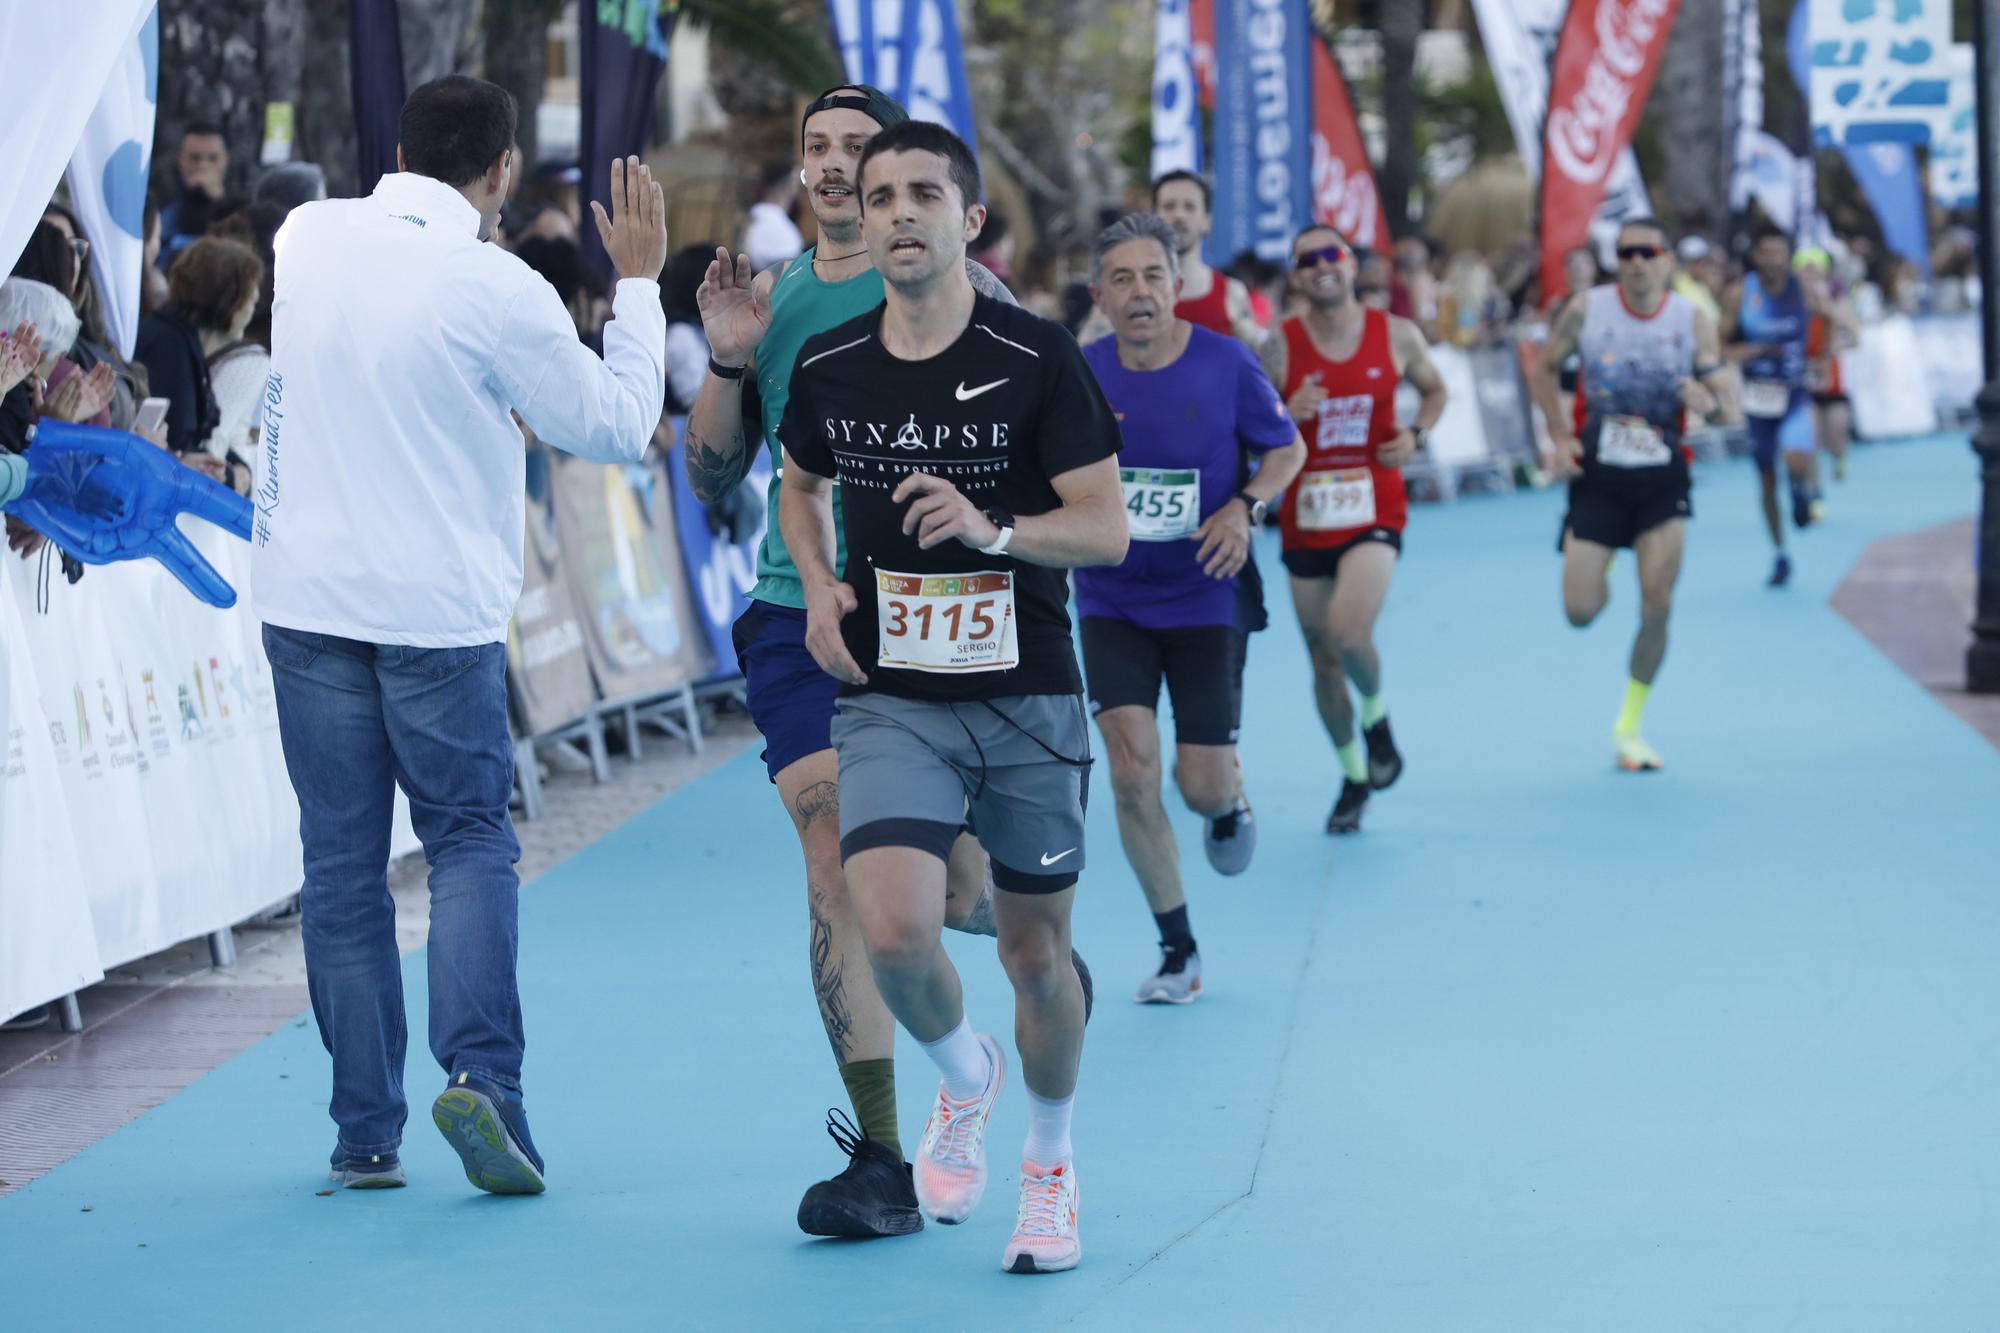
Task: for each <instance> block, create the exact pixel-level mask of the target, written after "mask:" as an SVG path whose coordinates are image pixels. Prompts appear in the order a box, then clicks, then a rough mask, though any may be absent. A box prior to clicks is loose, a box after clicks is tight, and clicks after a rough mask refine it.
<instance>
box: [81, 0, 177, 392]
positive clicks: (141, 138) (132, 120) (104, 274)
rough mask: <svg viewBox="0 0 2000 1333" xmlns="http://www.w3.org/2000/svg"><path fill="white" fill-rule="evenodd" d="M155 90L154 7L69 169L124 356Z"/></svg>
mask: <svg viewBox="0 0 2000 1333" xmlns="http://www.w3.org/2000/svg"><path fill="white" fill-rule="evenodd" d="M159 86H160V11H159V9H158V7H157V5H155V6H154V7H153V8H152V10H151V12H149V13H148V14H147V15H146V16H145V18H144V19H143V20H142V21H141V22H140V24H139V30H138V31H137V32H136V33H134V34H133V35H132V37H131V38H130V39H129V40H127V41H126V43H125V45H124V46H123V47H122V48H121V49H120V51H119V55H118V63H117V64H116V65H115V66H113V67H112V70H111V77H110V78H109V79H107V80H106V81H105V84H104V92H103V94H102V95H101V96H99V98H98V99H97V109H96V110H95V111H93V112H91V113H90V120H89V121H88V122H87V123H86V124H85V125H84V127H83V138H82V140H81V141H80V142H79V143H78V144H77V146H76V153H75V155H74V156H72V157H71V158H70V162H69V199H70V206H71V207H72V208H74V209H75V210H76V215H77V220H78V221H80V222H81V223H82V224H83V230H84V234H85V235H86V236H88V237H89V238H90V267H91V271H92V273H93V274H94V275H95V276H96V278H97V290H98V291H99V292H100V293H101V294H102V295H103V297H104V324H105V328H106V330H107V332H108V333H109V334H110V336H111V341H112V342H113V343H114V344H116V345H117V348H118V351H119V353H120V354H121V355H123V356H126V357H130V356H131V355H132V344H133V341H134V340H135V339H136V338H137V337H138V336H139V279H140V276H141V270H143V269H144V268H145V266H146V253H145V252H146V237H145V227H146V220H145V219H146V176H147V172H148V171H150V170H151V169H152V160H153V118H154V113H155V112H156V111H157V110H158V106H157V103H158V102H159V96H160V94H159Z"/></svg>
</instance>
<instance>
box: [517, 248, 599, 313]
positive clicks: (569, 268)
mask: <svg viewBox="0 0 2000 1333" xmlns="http://www.w3.org/2000/svg"><path fill="white" fill-rule="evenodd" d="M514 254H515V255H516V256H517V257H518V258H519V259H520V261H521V262H522V263H523V264H526V265H527V266H528V267H529V268H531V269H533V270H535V272H537V273H539V274H541V275H542V277H543V279H545V280H546V281H547V282H548V284H549V286H551V287H553V288H555V289H556V295H557V296H560V297H561V298H562V299H563V303H564V304H565V305H567V304H568V303H569V302H571V301H573V300H575V299H576V296H577V293H579V292H581V293H583V294H584V295H586V296H595V295H597V292H598V285H597V282H596V280H595V279H594V278H593V277H592V276H591V273H590V270H589V268H588V267H587V266H586V265H585V264H584V262H583V251H582V250H580V249H579V248H577V244H576V242H575V241H571V240H565V239H564V238H562V237H560V236H530V237H527V238H526V239H525V240H523V241H522V242H521V243H520V244H519V245H517V246H515V247H514Z"/></svg>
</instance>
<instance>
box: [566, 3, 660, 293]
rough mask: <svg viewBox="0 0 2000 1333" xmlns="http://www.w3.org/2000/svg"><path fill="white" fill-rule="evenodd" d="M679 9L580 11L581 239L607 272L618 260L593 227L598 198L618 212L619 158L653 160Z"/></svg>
mask: <svg viewBox="0 0 2000 1333" xmlns="http://www.w3.org/2000/svg"><path fill="white" fill-rule="evenodd" d="M678 7H679V6H678V5H673V4H667V5H663V4H661V3H660V0H582V3H581V4H579V5H578V6H577V24H578V26H579V27H580V28H581V29H582V31H581V34H580V36H581V38H582V40H581V43H580V45H581V47H582V54H583V60H582V66H583V69H582V75H583V77H582V87H581V89H580V90H579V91H580V94H581V101H582V103H583V105H582V112H583V124H582V129H581V133H580V135H579V136H578V138H579V143H580V145H581V146H580V148H579V150H578V151H579V152H581V153H582V155H583V179H584V195H583V198H582V199H581V200H579V201H578V203H579V204H580V205H581V206H582V208H583V209H584V210H585V220H584V224H583V225H582V226H581V227H579V228H578V229H577V231H578V237H577V240H578V243H579V244H580V245H581V246H582V247H583V253H584V257H585V259H586V260H587V261H588V262H589V263H590V264H591V265H592V266H593V267H594V268H595V269H596V270H597V271H598V272H599V273H600V274H609V273H610V272H611V259H610V257H609V256H608V255H606V254H605V253H604V242H603V241H602V240H601V239H599V237H598V235H597V228H596V227H595V226H593V225H592V224H591V223H590V221H589V218H588V210H589V207H590V200H592V199H595V200H597V201H598V202H599V203H601V204H603V205H604V206H605V209H606V211H607V212H608V211H610V205H611V159H612V158H614V157H631V156H635V155H636V156H638V157H641V158H643V157H644V156H645V154H646V144H647V141H648V140H649V139H650V138H651V137H652V129H653V95H654V93H656V92H657V91H658V90H659V86H660V75H661V74H662V73H664V72H665V71H666V68H667V36H668V33H669V32H670V31H671V30H672V27H673V21H674V11H675V10H676V9H677V8H678Z"/></svg>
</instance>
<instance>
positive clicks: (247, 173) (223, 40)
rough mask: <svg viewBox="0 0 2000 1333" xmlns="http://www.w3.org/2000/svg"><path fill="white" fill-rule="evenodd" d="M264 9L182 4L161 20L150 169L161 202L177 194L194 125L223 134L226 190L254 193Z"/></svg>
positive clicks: (285, 4) (296, 2)
mask: <svg viewBox="0 0 2000 1333" xmlns="http://www.w3.org/2000/svg"><path fill="white" fill-rule="evenodd" d="M300 5H301V0H274V2H273V3H272V4H271V5H270V6H269V8H270V9H274V10H284V9H290V10H297V9H299V8H300ZM266 9H267V6H266V4H265V2H264V0H178V3H176V4H173V5H170V6H167V7H166V8H165V11H164V12H163V13H162V14H161V16H160V85H159V94H160V100H159V115H158V119H157V120H156V121H155V123H154V131H153V170H154V181H155V185H156V187H157V188H158V189H159V190H160V192H161V194H162V195H163V196H164V197H172V196H173V195H175V194H177V193H179V191H180V178H179V175H178V174H177V173H176V171H175V170H174V160H175V158H176V157H178V156H179V154H180V146H181V135H182V134H183V133H184V132H185V131H186V129H187V127H188V126H189V125H190V124H192V123H194V122H197V121H211V122H214V123H215V124H218V125H220V126H221V127H222V137H223V141H224V142H225V143H227V144H228V146H229V178H228V185H229V188H230V189H231V190H232V191H235V190H248V189H249V188H250V182H251V181H252V179H253V178H254V177H255V176H256V174H257V154H258V151H259V150H260V149H261V148H262V146H263V143H264V101H265V94H264V88H265V68H264V59H263V54H264V53H263V52H262V50H261V49H260V45H261V44H260V42H259V41H258V40H257V37H256V36H255V34H259V33H261V32H263V31H264V21H265V13H266ZM246 33H247V34H252V35H251V36H249V37H246V36H244V34H246Z"/></svg>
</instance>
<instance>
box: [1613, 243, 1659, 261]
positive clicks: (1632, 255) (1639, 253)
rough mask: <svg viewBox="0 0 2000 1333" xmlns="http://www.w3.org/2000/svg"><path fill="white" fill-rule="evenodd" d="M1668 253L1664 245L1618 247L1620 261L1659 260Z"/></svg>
mask: <svg viewBox="0 0 2000 1333" xmlns="http://www.w3.org/2000/svg"><path fill="white" fill-rule="evenodd" d="M1666 252H1667V247H1666V246H1664V245H1621V246H1619V247H1618V257H1619V258H1620V259H1658V258H1659V257H1660V256H1661V255H1663V254H1665V253H1666Z"/></svg>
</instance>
